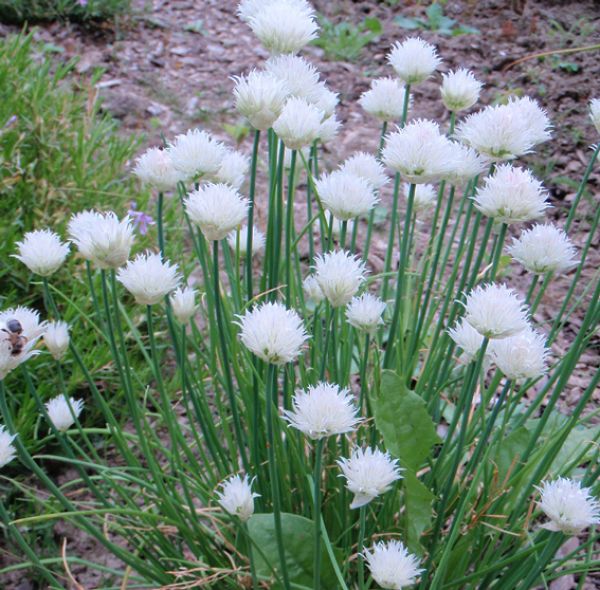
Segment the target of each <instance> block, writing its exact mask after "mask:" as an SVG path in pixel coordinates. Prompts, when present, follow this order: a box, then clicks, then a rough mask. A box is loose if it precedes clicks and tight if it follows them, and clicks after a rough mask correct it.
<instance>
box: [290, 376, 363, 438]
mask: <svg viewBox="0 0 600 590" xmlns="http://www.w3.org/2000/svg"><path fill="white" fill-rule="evenodd" d="M292 408H293V409H292V410H284V411H283V415H284V417H285V419H286V420H287V421H288V422H289V423H290V426H293V427H294V428H297V429H298V430H300V432H302V433H304V434H305V435H306V436H308V437H309V438H312V439H315V440H316V439H320V438H325V437H327V436H334V435H336V434H343V433H344V432H350V431H352V430H354V428H355V426H356V424H357V423H358V422H359V421H360V418H359V417H358V415H357V412H358V409H357V407H356V405H355V404H354V400H353V398H352V394H351V393H350V390H349V389H342V388H341V387H340V386H339V385H334V384H332V383H324V382H321V383H317V385H313V386H311V387H309V388H308V389H307V390H306V391H300V390H299V391H296V395H294V397H293V398H292Z"/></svg>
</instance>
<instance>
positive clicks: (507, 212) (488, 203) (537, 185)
mask: <svg viewBox="0 0 600 590" xmlns="http://www.w3.org/2000/svg"><path fill="white" fill-rule="evenodd" d="M473 200H474V201H475V207H476V208H477V209H478V210H479V211H481V212H482V213H483V214H484V215H486V216H487V217H492V218H493V219H494V220H495V221H496V222H498V223H519V222H523V221H531V220H532V219H537V218H538V217H541V216H542V215H543V214H544V211H545V210H546V208H547V207H548V206H549V205H548V193H547V192H546V190H545V189H544V187H543V186H542V183H541V182H540V181H539V180H537V178H535V177H534V176H533V174H531V172H530V171H529V170H525V169H523V168H518V167H513V166H511V165H510V164H502V165H500V166H498V167H497V168H496V171H495V172H494V174H493V175H492V176H488V177H487V178H486V179H485V185H484V186H483V187H481V188H479V189H477V192H476V193H475V196H474V197H473Z"/></svg>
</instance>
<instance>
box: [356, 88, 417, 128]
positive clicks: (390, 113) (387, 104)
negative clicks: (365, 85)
mask: <svg viewBox="0 0 600 590" xmlns="http://www.w3.org/2000/svg"><path fill="white" fill-rule="evenodd" d="M405 93H406V91H405V89H404V88H403V86H402V85H401V84H400V83H399V82H398V80H394V79H393V78H377V79H375V80H373V81H372V82H371V88H370V89H369V90H367V91H366V92H363V93H362V94H361V96H360V98H359V99H358V104H360V106H361V107H362V108H363V109H364V110H365V111H367V113H369V114H370V115H373V116H374V117H377V118H378V119H379V120H380V121H398V120H400V119H402V112H403V109H404V100H405ZM411 102H412V101H411ZM409 106H410V105H409Z"/></svg>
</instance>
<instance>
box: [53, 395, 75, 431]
mask: <svg viewBox="0 0 600 590" xmlns="http://www.w3.org/2000/svg"><path fill="white" fill-rule="evenodd" d="M82 410H83V400H81V399H73V398H72V397H69V398H67V397H66V396H65V395H62V394H61V395H58V396H56V397H55V398H52V399H51V400H50V401H49V402H48V403H47V404H46V412H48V418H50V422H52V424H53V425H54V427H55V428H56V429H57V430H60V431H61V432H65V431H66V430H68V429H69V428H71V426H73V424H75V420H76V419H77V418H78V417H79V414H81V411H82Z"/></svg>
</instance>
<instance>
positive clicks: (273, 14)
mask: <svg viewBox="0 0 600 590" xmlns="http://www.w3.org/2000/svg"><path fill="white" fill-rule="evenodd" d="M248 24H249V25H250V28H251V29H252V32H253V33H254V34H255V35H256V36H257V37H258V39H259V41H260V42H261V43H262V44H263V45H264V46H265V48H266V49H267V50H268V51H269V52H271V53H273V54H279V53H298V51H300V49H302V48H303V47H304V46H305V45H307V44H308V43H310V42H311V41H312V40H313V39H315V38H316V37H317V30H318V28H319V27H318V25H317V22H316V20H315V18H314V15H313V12H312V11H311V10H307V9H306V8H305V6H303V5H302V3H299V2H298V0H278V1H277V2H268V3H265V5H264V7H262V8H261V9H260V10H259V11H256V12H254V14H253V15H252V16H249V17H248Z"/></svg>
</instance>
